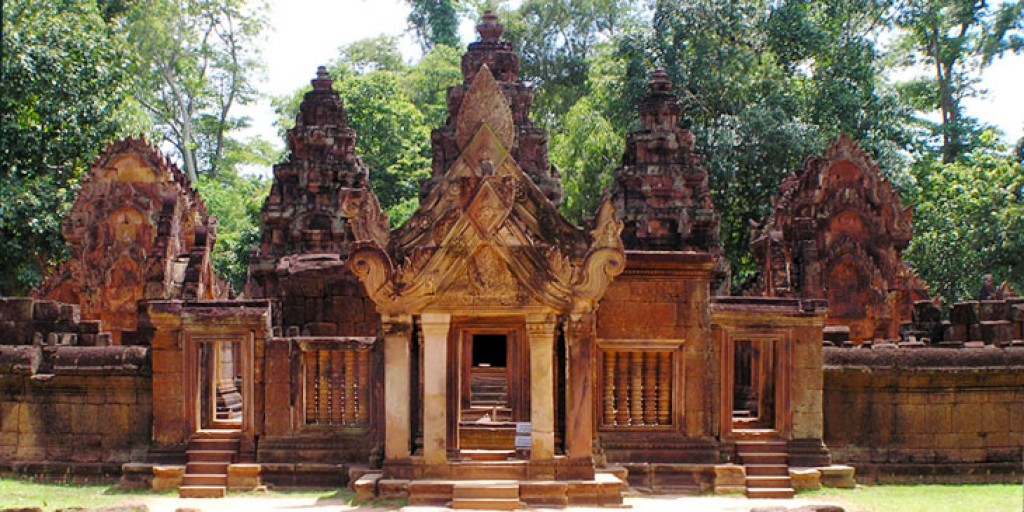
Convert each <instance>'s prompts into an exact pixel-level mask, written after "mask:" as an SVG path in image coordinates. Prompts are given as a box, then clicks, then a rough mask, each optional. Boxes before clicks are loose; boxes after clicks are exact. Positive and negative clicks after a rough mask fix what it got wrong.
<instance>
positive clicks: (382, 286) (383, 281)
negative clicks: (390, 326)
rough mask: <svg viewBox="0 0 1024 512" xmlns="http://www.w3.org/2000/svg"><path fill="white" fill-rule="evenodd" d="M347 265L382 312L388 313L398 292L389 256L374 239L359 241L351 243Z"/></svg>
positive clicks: (393, 267) (394, 302) (394, 303)
mask: <svg viewBox="0 0 1024 512" xmlns="http://www.w3.org/2000/svg"><path fill="white" fill-rule="evenodd" d="M348 267H349V269H350V270H351V271H352V273H353V274H355V276H356V277H357V278H359V280H360V281H362V283H363V287H364V288H366V294H367V295H369V296H370V298H371V299H373V302H375V303H376V304H377V308H378V309H379V310H380V312H381V313H382V314H390V313H391V311H389V309H392V308H394V307H395V306H396V302H397V299H398V294H397V293H396V290H395V285H394V281H393V277H394V275H395V266H394V265H393V264H392V263H391V258H390V257H389V256H388V255H387V253H386V252H384V250H382V249H381V248H380V246H379V245H377V243H376V242H374V241H361V242H356V243H355V244H353V245H352V254H351V255H350V256H349V260H348Z"/></svg>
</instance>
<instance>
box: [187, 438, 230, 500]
mask: <svg viewBox="0 0 1024 512" xmlns="http://www.w3.org/2000/svg"><path fill="white" fill-rule="evenodd" d="M240 437H241V431H240V430H235V429H221V430H204V431H200V432H197V433H196V434H195V435H194V436H193V438H192V439H191V440H190V441H189V443H188V450H187V451H186V452H185V453H186V455H187V457H188V462H187V464H186V465H185V475H184V476H183V477H182V480H181V487H180V488H179V489H178V495H179V496H181V497H182V498H223V497H224V496H225V495H226V494H227V487H228V466H229V465H230V464H231V463H232V462H234V461H235V458H236V457H237V455H238V447H239V445H240V443H241V441H240Z"/></svg>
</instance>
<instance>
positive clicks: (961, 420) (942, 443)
mask: <svg viewBox="0 0 1024 512" xmlns="http://www.w3.org/2000/svg"><path fill="white" fill-rule="evenodd" d="M1022 369H1024V349H1022V348H1018V347H1008V348H1005V349H1000V348H995V347H986V348H974V349H972V348H961V349H946V348H917V349H903V348H883V347H879V346H875V347H873V348H871V349H865V348H846V349H842V348H826V349H825V366H824V384H825V386H824V389H825V401H824V407H825V411H824V413H825V414H824V418H825V441H826V442H827V443H828V445H829V447H830V448H831V449H832V452H833V456H834V458H835V460H836V461H837V462H841V463H843V464H849V465H853V466H856V468H857V476H858V479H860V480H861V481H867V482H889V483H966V482H997V481H1001V482H1007V483H1009V482H1018V481H1020V475H1021V466H1020V454H1021V449H1022V448H1024V430H1022V429H1024V401H1022V400H1021V390H1022V389H1024V371H1022ZM822 483H825V478H824V474H823V478H822Z"/></svg>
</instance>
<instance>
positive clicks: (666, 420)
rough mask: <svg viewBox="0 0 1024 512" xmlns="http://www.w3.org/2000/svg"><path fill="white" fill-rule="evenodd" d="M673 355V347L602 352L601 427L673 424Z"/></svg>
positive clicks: (628, 427)
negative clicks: (671, 348) (670, 348)
mask: <svg viewBox="0 0 1024 512" xmlns="http://www.w3.org/2000/svg"><path fill="white" fill-rule="evenodd" d="M674 355H675V353H674V352H673V351H670V350H612V349H604V350H601V351H600V352H599V356H600V358H601V366H600V368H601V379H600V385H601V389H602V391H601V413H600V422H601V426H602V428H605V429H616V428H623V429H631V430H632V429H637V428H661V427H669V426H671V425H672V383H673V376H672V375H673V370H672V369H673V357H674Z"/></svg>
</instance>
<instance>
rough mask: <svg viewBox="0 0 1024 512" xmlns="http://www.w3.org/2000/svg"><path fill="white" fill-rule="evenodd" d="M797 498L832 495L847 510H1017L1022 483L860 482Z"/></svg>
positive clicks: (1022, 501) (1023, 495)
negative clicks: (874, 483) (858, 484)
mask: <svg viewBox="0 0 1024 512" xmlns="http://www.w3.org/2000/svg"><path fill="white" fill-rule="evenodd" d="M798 497H800V498H816V497H822V498H834V499H835V500H836V501H841V502H842V504H843V506H844V507H845V508H846V510H847V511H848V512H890V511H891V512H897V511H898V512H937V511H942V512H959V511H963V512H1003V511H1005V512H1020V511H1021V510H1024V486H1022V485H1021V484H1008V485H997V484H991V485H878V486H872V485H862V486H859V487H857V488H856V489H822V490H820V491H805V492H801V493H799V494H798Z"/></svg>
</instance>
